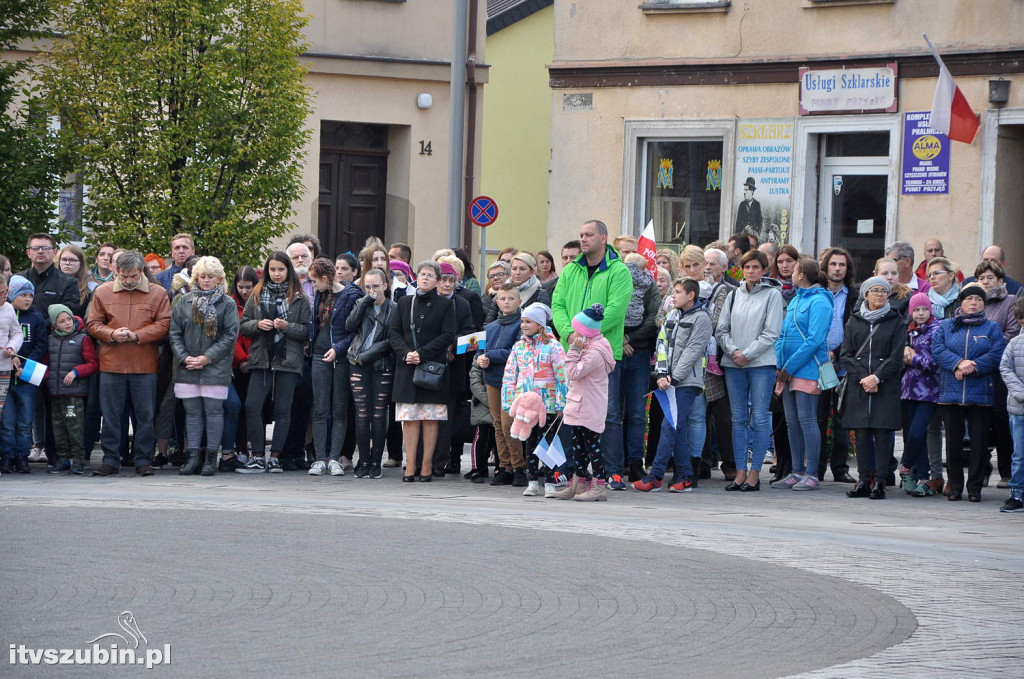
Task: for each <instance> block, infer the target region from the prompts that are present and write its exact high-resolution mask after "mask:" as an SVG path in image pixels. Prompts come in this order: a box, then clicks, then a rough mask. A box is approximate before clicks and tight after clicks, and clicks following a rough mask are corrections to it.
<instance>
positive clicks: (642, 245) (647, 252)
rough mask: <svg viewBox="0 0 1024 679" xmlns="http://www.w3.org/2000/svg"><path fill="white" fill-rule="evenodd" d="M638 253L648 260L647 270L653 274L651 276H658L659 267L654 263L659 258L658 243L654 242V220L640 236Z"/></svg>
mask: <svg viewBox="0 0 1024 679" xmlns="http://www.w3.org/2000/svg"><path fill="white" fill-rule="evenodd" d="M636 251H637V252H639V253H640V254H641V255H643V256H644V257H646V258H647V270H648V271H650V272H651V275H652V276H657V275H658V265H657V264H655V263H654V259H655V257H657V252H658V243H657V242H656V241H655V240H654V220H653V219H652V220H651V221H649V222H647V226H645V227H644V232H643V233H642V234H640V238H639V239H638V240H637V243H636Z"/></svg>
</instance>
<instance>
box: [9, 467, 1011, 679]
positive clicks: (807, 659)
mask: <svg viewBox="0 0 1024 679" xmlns="http://www.w3.org/2000/svg"><path fill="white" fill-rule="evenodd" d="M387 472H390V474H389V475H388V476H386V477H385V478H384V479H380V480H369V479H366V480H363V479H355V478H352V477H351V476H346V477H343V478H340V479H338V478H331V477H320V478H315V477H309V476H306V475H305V474H301V473H286V474H282V475H259V476H256V477H253V476H242V475H226V474H225V475H218V476H216V477H213V478H201V477H194V478H189V479H184V478H182V477H179V476H177V475H176V474H175V473H173V472H169V471H164V472H159V471H158V472H157V476H156V477H154V478H151V479H137V478H134V477H133V476H132V477H128V476H124V477H120V478H112V479H91V478H70V477H54V476H44V475H42V474H38V473H35V474H32V475H31V476H20V475H18V476H6V475H5V476H4V477H3V478H0V516H3V517H4V519H5V525H7V526H8V527H11V530H10V535H9V537H8V538H5V546H4V551H3V552H2V554H3V556H0V573H2V574H3V578H2V582H3V583H4V584H3V585H2V586H0V601H2V602H4V603H3V606H4V614H3V616H0V631H3V633H4V634H3V636H4V638H5V640H7V641H8V643H36V642H37V641H39V642H41V641H42V640H46V641H47V642H48V643H49V644H54V645H57V646H60V644H61V643H63V644H64V645H67V644H68V643H72V642H73V641H77V640H79V639H82V640H84V641H88V639H90V638H92V637H91V636H89V635H93V636H95V634H99V633H100V632H102V631H106V630H105V628H104V629H100V628H103V627H104V625H106V626H110V625H111V623H113V622H114V616H116V614H117V613H119V612H120V611H121V610H125V609H127V610H132V611H133V613H135V614H136V616H137V618H138V619H139V621H140V625H141V624H143V623H144V624H145V625H147V626H148V628H149V629H151V630H152V632H151V634H152V636H153V637H154V638H155V637H157V636H159V637H160V638H163V639H166V640H167V641H170V642H173V643H175V644H177V646H176V648H175V654H176V656H175V659H174V662H173V667H171V668H167V667H165V668H162V670H161V671H164V673H165V674H166V673H168V672H170V673H173V674H175V675H176V676H182V675H184V674H189V673H190V672H189V670H190V671H191V673H194V671H195V668H196V667H197V666H198V667H203V668H204V670H203V672H202V673H203V674H205V673H207V671H209V673H211V674H212V673H214V671H216V672H218V673H221V672H224V673H226V674H228V675H232V674H247V675H259V674H267V673H270V672H269V671H266V670H267V669H268V668H273V669H274V672H275V673H276V674H278V675H280V676H293V675H298V674H303V675H308V676H319V675H321V674H326V673H328V672H333V673H335V674H341V675H342V676H437V675H440V674H447V675H450V676H468V675H473V676H499V675H500V676H525V675H527V674H530V675H534V676H552V675H556V674H557V675H565V674H567V673H568V674H570V675H572V676H579V675H590V676H612V675H618V674H622V673H623V672H634V673H639V672H644V673H646V672H648V671H651V672H655V671H657V672H661V673H664V672H669V673H670V676H715V677H733V676H735V677H775V676H788V675H797V676H808V677H883V676H884V677H892V676H899V677H911V676H922V677H924V676H927V677H945V676H963V675H971V676H983V677H1002V676H1006V677H1010V676H1013V677H1017V676H1020V672H1019V670H1018V669H1017V668H1018V667H1019V665H1020V664H1021V662H1022V660H1024V632H1022V626H1021V624H1020V620H1021V619H1022V617H1024V616H1022V613H1024V603H1022V600H1024V597H1022V594H1024V580H1022V575H1024V561H1022V559H1021V556H1022V553H1024V540H1022V538H1024V516H1022V515H1017V514H1009V515H1005V514H1000V513H999V512H998V511H997V509H998V506H999V504H1000V503H1001V501H1002V499H1003V495H1004V492H1005V491H996V489H995V488H989V489H986V492H984V493H983V501H982V502H981V503H980V504H969V503H966V502H961V503H948V502H946V501H945V499H944V498H942V497H941V496H940V497H937V498H920V499H918V498H910V497H909V496H906V495H904V494H903V493H902V492H901V491H893V490H892V489H890V492H889V499H887V500H885V501H880V502H872V501H869V500H850V499H847V498H845V497H844V496H843V494H842V493H843V491H845V490H847V489H848V488H849V486H842V485H839V484H833V483H831V482H826V483H825V484H823V487H822V489H821V490H820V491H817V492H814V493H803V494H801V493H793V492H788V491H775V490H770V489H768V488H767V487H765V490H762V491H761V492H760V493H750V494H738V493H725V492H723V491H722V485H723V484H722V481H721V479H720V477H719V478H718V479H715V480H712V481H705V482H702V483H701V486H700V488H699V489H698V490H697V491H695V492H693V493H689V494H685V495H677V494H668V493H654V494H647V495H645V494H641V493H637V492H634V491H628V492H624V493H612V494H611V498H610V500H609V501H608V502H607V503H600V504H596V505H594V504H581V503H573V502H558V501H555V500H544V499H542V498H524V497H522V496H521V495H520V494H519V491H518V490H517V489H512V488H509V487H502V488H492V487H489V486H480V485H474V484H470V483H468V482H466V481H463V480H461V479H459V480H445V481H440V482H435V483H433V484H430V485H429V486H428V485H426V484H412V485H410V484H402V483H401V482H400V480H399V476H400V472H399V471H398V470H387ZM112 512H116V514H113V513H112ZM115 517H116V518H115ZM50 538H52V539H50ZM47 569H49V570H47ZM27 573H36V575H37V577H34V578H33V577H26V574H27ZM47 573H53V574H54V575H55V577H45V575H44V574H47ZM122 606H123V607H124V608H121V607H122ZM132 607H134V608H135V609H137V610H134V609H133V608H132ZM140 611H146V613H145V616H146V617H143V613H141V612H140ZM144 629H146V628H144ZM300 630H301V633H300V634H299V635H298V637H297V638H296V637H294V634H295V633H296V632H297V631H300ZM146 631H149V630H148V629H147V630H146ZM16 635H24V638H15V636H16ZM179 649H180V650H179ZM194 663H202V664H201V665H198V664H194ZM223 663H229V664H227V665H225V664H223ZM206 668H209V670H207V669H206ZM225 668H227V669H225ZM6 669H11V668H10V666H9V665H7V666H6V667H5V671H4V672H0V674H3V675H5V676H8V675H9V673H8V672H6ZM17 669H18V672H23V674H24V676H32V675H33V672H31V671H23V668H17ZM62 669H63V668H62ZM74 669H77V670H83V673H82V676H85V675H89V674H92V675H95V676H100V675H101V674H103V675H104V676H108V675H109V673H110V670H109V668H106V669H107V672H106V673H101V672H97V671H96V668H74ZM179 673H180V674H179ZM15 674H17V672H16V673H15ZM76 674H78V673H76ZM18 676H21V675H18ZM36 676H42V674H36Z"/></svg>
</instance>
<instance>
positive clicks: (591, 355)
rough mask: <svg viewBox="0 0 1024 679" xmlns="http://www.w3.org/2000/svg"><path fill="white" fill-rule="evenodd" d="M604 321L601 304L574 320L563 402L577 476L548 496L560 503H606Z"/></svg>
mask: <svg viewBox="0 0 1024 679" xmlns="http://www.w3.org/2000/svg"><path fill="white" fill-rule="evenodd" d="M603 320H604V306H602V305H600V304H595V305H593V306H592V307H590V308H589V309H584V310H583V311H581V312H580V313H578V314H576V316H575V317H574V318H573V319H572V329H573V330H575V331H576V334H577V335H579V337H577V338H576V339H575V340H573V343H572V345H571V346H570V348H569V353H568V354H566V357H565V373H566V377H567V378H568V379H569V393H568V394H566V396H565V412H564V414H563V420H562V421H563V422H564V423H565V424H567V425H570V426H571V427H572V450H573V459H575V461H576V475H575V476H573V477H572V481H571V482H570V483H569V485H568V486H567V487H566V488H563V489H562V490H559V491H556V492H555V493H554V494H553V495H552V497H555V498H558V499H559V500H579V501H581V502H597V501H602V500H607V499H608V492H607V487H606V485H605V476H604V457H603V453H602V452H601V433H602V432H604V420H605V417H606V416H607V415H608V375H609V374H611V372H612V371H613V370H615V357H614V356H613V355H612V347H611V345H610V344H608V340H606V339H605V338H604V335H602V334H601V321H603ZM588 467H589V468H590V469H591V470H593V474H591V473H590V471H588Z"/></svg>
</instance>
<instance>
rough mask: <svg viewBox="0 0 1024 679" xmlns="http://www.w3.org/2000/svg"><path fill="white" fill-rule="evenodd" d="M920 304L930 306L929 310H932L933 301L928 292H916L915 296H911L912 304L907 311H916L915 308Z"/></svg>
mask: <svg viewBox="0 0 1024 679" xmlns="http://www.w3.org/2000/svg"><path fill="white" fill-rule="evenodd" d="M919 306H926V307H928V310H929V311H931V309H932V301H931V299H930V298H929V297H928V293H927V292H916V293H914V296H913V297H911V298H910V306H909V307H908V308H907V313H910V314H912V313H914V309H916V308H917V307H919Z"/></svg>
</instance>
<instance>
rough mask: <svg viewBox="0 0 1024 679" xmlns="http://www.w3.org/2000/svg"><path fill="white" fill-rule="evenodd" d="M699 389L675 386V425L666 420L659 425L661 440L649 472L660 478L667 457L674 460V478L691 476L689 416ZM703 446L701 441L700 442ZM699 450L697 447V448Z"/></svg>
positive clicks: (663, 474)
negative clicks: (671, 425)
mask: <svg viewBox="0 0 1024 679" xmlns="http://www.w3.org/2000/svg"><path fill="white" fill-rule="evenodd" d="M700 393H701V390H700V389H699V388H697V387H676V417H677V418H678V419H677V420H676V426H675V428H674V429H673V428H672V427H670V426H668V421H667V420H666V421H665V422H664V423H663V424H662V425H661V440H660V441H658V452H657V454H655V456H654V466H652V467H651V474H652V475H654V476H655V477H656V478H658V479H661V478H663V477H664V476H665V467H667V466H668V460H669V458H673V459H674V460H675V461H676V478H677V479H681V478H684V477H687V476H693V465H692V463H691V461H690V453H691V445H690V441H689V438H690V437H689V429H690V424H689V421H688V420H689V417H690V411H691V410H693V402H694V400H696V398H697V395H698V394H700ZM701 447H703V443H702V444H701ZM698 451H699V449H698Z"/></svg>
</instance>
